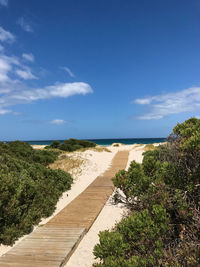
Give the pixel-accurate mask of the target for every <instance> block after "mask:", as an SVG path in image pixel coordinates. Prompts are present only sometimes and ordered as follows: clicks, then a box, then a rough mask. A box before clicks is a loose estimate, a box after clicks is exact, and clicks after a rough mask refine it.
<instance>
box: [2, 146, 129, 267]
mask: <svg viewBox="0 0 200 267" xmlns="http://www.w3.org/2000/svg"><path fill="white" fill-rule="evenodd" d="M128 155H129V152H128V151H120V152H118V153H117V154H116V155H115V157H114V158H113V161H112V165H111V167H110V168H109V169H108V170H107V171H105V172H104V174H103V175H101V176H99V177H97V178H96V179H95V181H94V182H92V183H91V184H90V185H89V186H88V187H87V188H86V189H85V191H83V192H82V193H81V194H80V195H79V196H78V197H76V198H75V199H74V200H73V201H72V202H70V203H69V204H68V205H67V206H66V207H65V208H64V209H62V210H61V211H60V212H59V213H58V214H57V215H56V216H55V217H53V218H52V219H51V220H50V221H49V222H48V223H47V224H46V225H44V226H43V227H38V228H37V229H36V230H35V231H34V232H33V233H31V234H30V235H29V236H28V237H26V238H24V239H23V240H22V241H21V242H19V243H18V244H17V245H16V246H14V247H13V248H12V249H11V250H10V251H8V252H7V253H6V254H4V255H3V256H2V257H0V267H8V266H10V267H50V266H51V267H60V266H63V265H64V264H65V263H66V262H67V261H68V259H69V257H70V256H71V254H72V253H73V251H74V250H75V248H76V247H77V245H78V244H79V242H80V240H81V239H82V237H83V236H84V234H85V233H86V232H87V231H88V230H89V229H90V227H91V226H92V224H93V223H94V221H95V219H96V218H97V216H98V215H99V213H100V211H101V210H102V208H103V207H104V205H105V203H106V201H107V200H108V198H109V196H110V195H111V194H112V192H113V190H114V187H113V184H112V178H113V177H114V175H115V173H116V172H117V171H119V170H120V169H124V168H125V167H126V164H127V160H128Z"/></svg>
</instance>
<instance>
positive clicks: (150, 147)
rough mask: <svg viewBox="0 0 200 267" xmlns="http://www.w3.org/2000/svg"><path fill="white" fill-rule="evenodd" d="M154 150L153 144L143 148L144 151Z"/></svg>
mask: <svg viewBox="0 0 200 267" xmlns="http://www.w3.org/2000/svg"><path fill="white" fill-rule="evenodd" d="M155 149H156V147H155V146H154V145H153V144H147V145H146V146H145V147H144V151H149V150H155Z"/></svg>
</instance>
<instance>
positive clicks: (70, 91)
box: [6, 82, 92, 103]
mask: <svg viewBox="0 0 200 267" xmlns="http://www.w3.org/2000/svg"><path fill="white" fill-rule="evenodd" d="M88 93H92V88H91V87H90V86H89V84H87V83H83V82H77V83H76V82H75V83H55V84H54V85H50V86H46V87H44V88H37V89H31V90H27V89H26V90H21V91H20V92H18V91H16V92H15V93H14V92H12V95H9V96H8V97H7V98H6V101H7V102H8V103H10V102H12V103H18V102H19V103H27V102H30V101H35V100H39V99H50V98H67V97H69V96H72V95H85V94H88Z"/></svg>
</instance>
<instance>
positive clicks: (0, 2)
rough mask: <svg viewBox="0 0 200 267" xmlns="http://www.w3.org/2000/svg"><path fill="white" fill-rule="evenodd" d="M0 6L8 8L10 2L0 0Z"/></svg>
mask: <svg viewBox="0 0 200 267" xmlns="http://www.w3.org/2000/svg"><path fill="white" fill-rule="evenodd" d="M0 5H2V6H8V0H0Z"/></svg>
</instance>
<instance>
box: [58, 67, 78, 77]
mask: <svg viewBox="0 0 200 267" xmlns="http://www.w3.org/2000/svg"><path fill="white" fill-rule="evenodd" d="M61 69H63V70H65V71H66V72H67V73H68V74H69V76H70V77H72V78H74V77H75V75H74V73H73V72H72V71H71V70H70V68H68V67H61Z"/></svg>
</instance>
